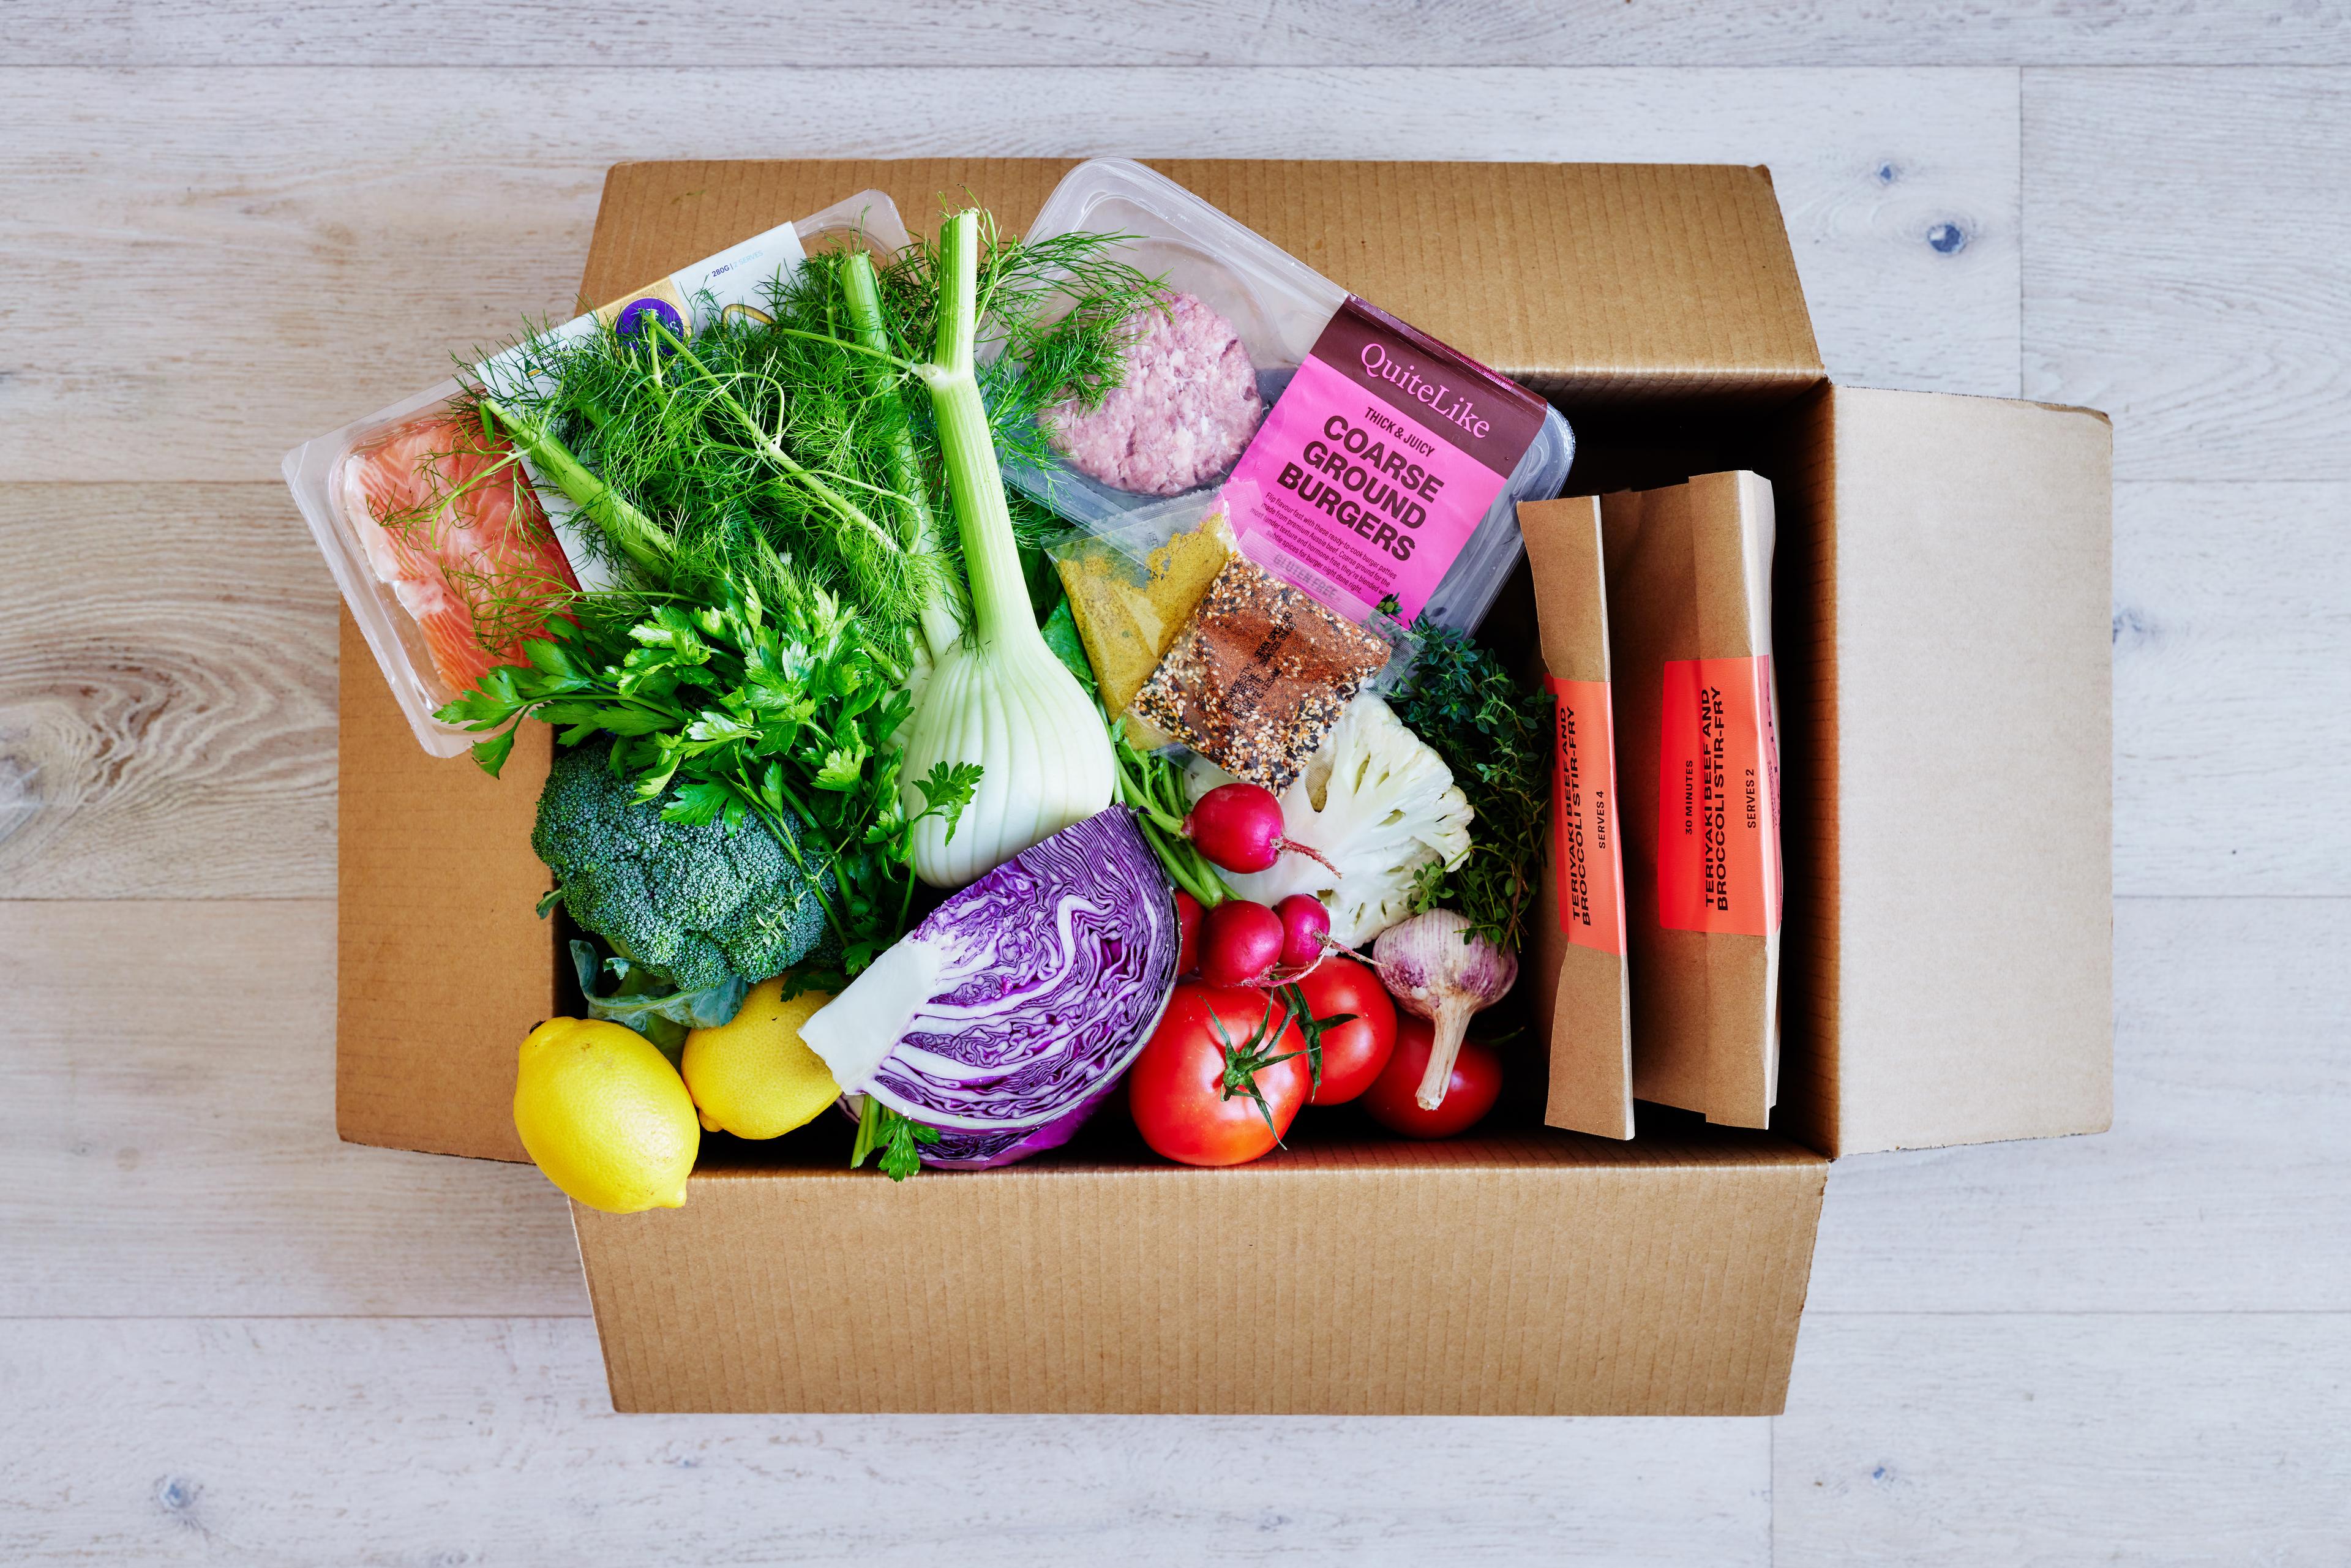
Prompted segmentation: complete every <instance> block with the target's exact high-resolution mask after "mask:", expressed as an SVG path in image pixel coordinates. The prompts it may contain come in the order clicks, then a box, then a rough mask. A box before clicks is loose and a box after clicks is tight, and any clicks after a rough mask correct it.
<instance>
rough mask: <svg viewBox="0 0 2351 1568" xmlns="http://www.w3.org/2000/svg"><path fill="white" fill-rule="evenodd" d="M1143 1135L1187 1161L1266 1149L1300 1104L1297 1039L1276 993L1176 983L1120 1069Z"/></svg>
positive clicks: (1242, 1156) (1244, 1158) (1239, 1158)
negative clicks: (1130, 1062)
mask: <svg viewBox="0 0 2351 1568" xmlns="http://www.w3.org/2000/svg"><path fill="white" fill-rule="evenodd" d="M1126 1088H1127V1104H1128V1106H1129V1108H1130V1109H1131V1110H1132V1111H1133V1113H1134V1125H1135V1130H1136V1131H1138V1132H1140V1133H1141V1134H1143V1141H1144V1143H1146V1144H1149V1145H1151V1146H1152V1147H1153V1148H1154V1149H1155V1150H1157V1151H1158V1152H1159V1153H1161V1154H1163V1155H1166V1156H1167V1157H1168V1158H1169V1159H1171V1160H1180V1161H1182V1162H1183V1163H1184V1164H1186V1165H1187V1166H1237V1165H1241V1164H1244V1163H1246V1162H1248V1161H1249V1160H1253V1159H1256V1158H1257V1157H1258V1156H1259V1155H1262V1154H1264V1153H1266V1152H1267V1151H1268V1150H1270V1149H1271V1148H1272V1147H1273V1146H1274V1145H1276V1144H1278V1143H1280V1141H1281V1135H1282V1134H1285V1133H1287V1132H1289V1131H1290V1123H1291V1122H1292V1121H1294V1120H1296V1119H1297V1116H1298V1108H1299V1107H1300V1106H1301V1105H1302V1104H1304V1103H1306V1091H1307V1071H1306V1041H1305V1038H1304V1037H1303V1036H1302V1035H1301V1034H1300V1033H1299V1030H1298V1023H1297V1020H1296V1019H1293V1018H1292V1017H1291V1016H1290V1009H1289V1006H1288V1004H1287V1003H1285V1002H1284V1001H1283V1000H1282V999H1281V998H1279V997H1276V996H1274V995H1272V994H1270V993H1269V992H1266V991H1259V990H1249V989H1244V988H1231V989H1225V988H1217V987H1215V986H1204V985H1200V984H1197V983H1195V982H1191V981H1186V982H1185V983H1184V984H1181V985H1179V986H1177V987H1176V988H1175V993H1174V994H1173V995H1171V996H1170V997H1169V998H1167V1011H1166V1013H1165V1015H1164V1016H1163V1017H1162V1018H1161V1019H1160V1020H1159V1027H1158V1029H1156V1030H1154V1031H1153V1032H1152V1036H1151V1039H1150V1040H1149V1041H1148V1042H1147V1043H1146V1044H1145V1045H1144V1048H1143V1054H1142V1055H1140V1056H1138V1057H1136V1058H1135V1059H1134V1067H1133V1068H1132V1069H1130V1070H1129V1071H1128V1072H1127V1075H1126Z"/></svg>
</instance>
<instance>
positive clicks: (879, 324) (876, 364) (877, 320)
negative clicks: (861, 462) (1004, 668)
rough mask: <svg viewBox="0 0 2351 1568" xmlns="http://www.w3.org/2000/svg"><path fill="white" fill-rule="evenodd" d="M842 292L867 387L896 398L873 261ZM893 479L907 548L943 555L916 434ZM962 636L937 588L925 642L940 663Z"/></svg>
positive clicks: (847, 277) (895, 452) (897, 442)
mask: <svg viewBox="0 0 2351 1568" xmlns="http://www.w3.org/2000/svg"><path fill="white" fill-rule="evenodd" d="M841 298H842V299H843V301H844V302H845V303H846V304H847V306H848V309H849V325H850V328H851V329H852V331H854V332H855V333H856V334H857V340H858V342H860V343H862V345H864V346H865V348H866V349H868V350H871V351H872V354H873V355H874V356H877V357H874V358H870V359H868V360H866V361H864V366H865V373H866V379H867V384H868V386H870V387H871V388H872V391H873V392H874V395H876V396H878V397H892V398H894V397H896V396H897V395H898V389H897V385H896V383H895V381H894V379H893V374H892V368H891V367H892V362H893V360H894V359H895V358H896V356H895V354H894V352H893V350H892V348H891V344H890V333H889V330H888V329H887V328H885V327H884V326H883V321H882V287H881V283H880V281H879V279H877V278H876V277H875V276H874V272H873V258H872V256H867V255H866V254H865V253H864V252H863V251H859V252H858V253H856V254H855V255H853V256H849V257H848V258H847V259H846V260H844V261H843V262H842V263H841ZM890 478H891V482H892V484H893V486H895V487H896V489H897V492H898V497H899V503H900V505H901V506H902V507H904V509H905V513H906V518H907V532H908V534H909V536H910V538H909V540H908V543H909V545H910V546H911V548H912V549H914V551H915V552H917V553H919V554H922V555H925V556H934V557H935V555H936V554H937V551H938V535H937V527H938V524H937V520H936V519H935V518H934V517H932V516H931V502H930V497H929V494H928V486H925V483H924V481H923V466H922V464H921V462H920V461H919V460H918V459H917V458H916V456H915V455H914V432H913V431H911V430H903V429H902V430H900V431H899V432H898V434H897V436H896V438H895V439H894V440H893V442H892V443H891V447H890ZM962 634H963V624H962V622H961V621H960V620H959V619H958V618H957V617H956V612H955V606H954V605H952V604H950V603H949V602H948V601H947V598H946V594H945V593H944V592H943V591H941V589H940V588H939V587H938V586H937V585H936V584H934V585H933V586H932V588H931V591H930V593H929V595H928V596H927V597H926V598H925V601H924V602H923V641H924V643H925V644H927V645H928V646H929V648H930V651H931V657H932V658H934V659H936V658H938V657H940V656H941V655H942V654H944V653H946V651H947V648H948V646H949V645H950V644H951V643H954V642H955V640H956V638H957V637H959V636H961V635H962Z"/></svg>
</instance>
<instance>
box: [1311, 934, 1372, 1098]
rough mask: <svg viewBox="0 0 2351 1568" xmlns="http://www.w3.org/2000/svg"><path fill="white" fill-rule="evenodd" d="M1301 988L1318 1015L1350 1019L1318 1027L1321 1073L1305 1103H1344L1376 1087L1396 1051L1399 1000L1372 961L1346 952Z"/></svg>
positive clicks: (1336, 955)
mask: <svg viewBox="0 0 2351 1568" xmlns="http://www.w3.org/2000/svg"><path fill="white" fill-rule="evenodd" d="M1298 989H1299V992H1300V994H1301V996H1303V997H1304V998H1305V999H1306V1005H1307V1007H1308V1008H1310V1009H1312V1012H1313V1016H1314V1017H1315V1018H1317V1019H1338V1018H1343V1019H1346V1020H1347V1021H1346V1022H1344V1023H1338V1024H1331V1025H1328V1026H1326V1027H1325V1028H1323V1029H1322V1030H1321V1031H1320V1032H1321V1034H1322V1079H1321V1081H1320V1082H1318V1083H1316V1085H1315V1087H1314V1091H1313V1092H1312V1093H1311V1094H1309V1095H1308V1096H1307V1098H1306V1103H1308V1104H1309V1105H1341V1104H1344V1103H1346V1102H1348V1101H1350V1100H1353V1098H1355V1096H1357V1095H1358V1094H1361V1093H1362V1092H1364V1090H1366V1089H1369V1088H1370V1087H1371V1086H1372V1081H1373V1080H1374V1079H1375V1078H1377V1077H1378V1076H1379V1075H1380V1069H1381V1068H1383V1067H1385V1066H1386V1065H1387V1064H1388V1056H1389V1054H1390V1053H1391V1052H1393V1051H1395V1040H1396V1009H1395V998H1392V997H1390V996H1389V995H1388V991H1387V988H1386V987H1385V986H1383V985H1381V984H1380V977H1379V976H1378V975H1377V974H1375V973H1374V972H1373V970H1372V967H1371V966H1370V965H1369V964H1365V963H1362V962H1360V961H1358V960H1356V959H1354V958H1351V957H1349V956H1346V955H1345V954H1343V953H1333V954H1332V955H1331V956H1329V957H1327V958H1325V959H1323V960H1322V962H1321V963H1320V964H1317V965H1316V966H1315V967H1314V968H1313V970H1312V972H1311V973H1310V974H1308V975H1307V976H1306V977H1305V978H1303V979H1301V980H1300V981H1299V982H1298ZM1310 1043H1311V1041H1310Z"/></svg>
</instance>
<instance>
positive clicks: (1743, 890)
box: [1657, 655, 1781, 936]
mask: <svg viewBox="0 0 2351 1568" xmlns="http://www.w3.org/2000/svg"><path fill="white" fill-rule="evenodd" d="M1780 898H1781V888H1780V755H1779V744H1778V737H1777V736H1775V735H1774V734H1773V733H1772V728H1771V658H1770V657H1769V656H1768V655H1758V656H1756V657H1753V658H1743V659H1671V660H1667V663H1666V692H1665V707H1664V712H1663V716H1662V718H1661V721H1660V724H1659V727H1658V741H1657V924H1658V925H1663V926H1665V927H1667V929H1669V930H1674V931H1720V932H1739V933H1743V934H1744V935H1746V936H1770V935H1771V933H1772V932H1773V931H1775V930H1777V929H1778V928H1779V925H1780Z"/></svg>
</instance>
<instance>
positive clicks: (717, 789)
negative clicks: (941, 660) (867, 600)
mask: <svg viewBox="0 0 2351 1568" xmlns="http://www.w3.org/2000/svg"><path fill="white" fill-rule="evenodd" d="M616 608H617V607H616V603H615V596H611V595H599V596H598V597H597V598H596V599H595V600H593V601H581V603H580V609H581V611H582V612H584V614H583V619H582V620H581V621H580V622H570V621H556V622H550V623H549V627H548V635H547V636H546V637H544V638H542V639H539V640H535V641H532V642H529V643H525V644H524V652H525V653H527V654H528V656H529V660H530V663H529V664H527V665H507V666H504V667H501V668H498V669H495V670H492V671H490V672H489V673H488V674H486V675H484V676H483V677H482V679H481V681H480V683H479V684H478V685H476V686H475V688H474V689H473V690H471V691H469V692H467V693H466V694H465V695H464V696H462V697H460V698H458V699H457V700H456V701H455V702H454V703H451V704H450V705H449V706H446V707H444V708H443V709H442V710H441V714H440V716H441V717H442V719H443V720H444V721H445V722H448V723H453V724H461V725H464V726H465V727H467V728H468V729H471V730H474V731H475V732H477V733H481V732H490V734H491V737H490V738H489V739H488V740H486V741H485V742H483V743H481V744H480V745H479V746H477V747H475V756H476V757H477V758H479V760H480V761H481V763H482V765H483V766H484V767H485V768H488V769H489V770H490V771H491V772H492V773H496V771H497V770H498V768H500V767H501V766H503V765H504V763H505V761H506V758H507V753H508V752H509V751H510V750H511V749H512V747H513V745H514V726H515V725H516V724H517V722H518V721H520V720H522V719H524V718H527V717H537V718H541V719H545V720H546V721H547V722H548V723H549V724H551V725H554V726H555V727H557V731H558V733H557V737H556V738H557V741H558V743H559V744H560V745H564V746H577V745H579V744H580V742H581V741H584V740H586V739H588V738H589V737H591V736H596V735H609V736H611V737H613V747H612V766H613V768H615V770H617V771H619V772H620V773H621V774H622V776H623V777H632V778H633V779H635V785H636V792H637V795H638V798H639V799H641V800H648V801H651V800H658V799H660V798H661V797H662V795H663V794H664V792H666V791H668V790H670V789H672V788H673V787H674V789H675V790H676V794H675V797H674V800H672V801H671V802H670V804H668V805H667V806H665V807H664V809H663V813H662V814H663V815H664V817H667V818H669V819H670V820H672V821H682V822H694V823H707V822H712V821H717V820H718V819H720V818H721V817H724V818H725V819H726V821H730V822H739V821H742V820H743V819H744V818H745V817H746V816H749V817H752V818H756V819H758V821H760V822H761V823H762V824H764V825H765V826H766V827H767V828H768V831H770V832H772V833H773V834H774V835H775V837H776V840H777V841H778V843H780V844H783V845H784V846H785V847H786V848H787V850H789V851H790V852H792V853H793V854H794V855H796V856H797V855H798V854H799V853H800V850H799V848H798V847H796V846H797V845H798V844H799V842H800V836H799V834H797V833H795V832H794V831H792V830H791V829H790V828H789V827H788V826H787V825H786V824H787V823H788V822H797V823H799V824H800V825H802V827H803V829H804V831H808V832H810V833H811V834H812V836H813V838H814V840H815V841H816V842H817V843H819V844H820V845H822V846H823V849H824V852H826V853H827V854H828V855H830V856H831V865H832V870H833V873H834V875H835V877H836V879H837V883H838V889H837V892H836V893H835V894H833V896H832V898H831V900H829V901H828V908H827V910H826V915H827V919H828V921H829V923H830V925H831V929H832V931H833V934H834V935H835V936H837V937H838V938H839V940H840V946H841V971H842V975H843V976H844V977H845V976H847V975H853V974H855V973H856V972H857V971H858V970H860V969H862V968H863V967H865V966H866V965H867V964H868V963H870V962H872V958H873V956H874V954H876V953H877V952H879V951H880V950H881V949H882V948H883V947H885V946H888V945H889V944H890V943H891V942H893V941H894V940H895V939H896V938H897V936H898V934H899V932H900V931H901V930H903V929H904V925H905V921H906V916H907V911H908V908H909V905H910V902H911V900H912V898H913V894H914V873H913V870H912V862H913V858H914V823H915V822H917V821H921V820H922V819H923V818H925V817H928V816H932V815H938V816H943V817H945V818H946V823H947V827H948V829H949V831H953V828H954V825H955V823H956V820H957V819H958V818H959V817H960V816H961V814H962V811H963V808H964V806H965V805H966V804H967V802H968V801H969V800H970V799H971V795H972V790H973V789H974V788H975V787H976V786H977V783H978V779H979V768H978V767H977V765H976V764H970V763H965V764H960V765H953V766H951V765H949V764H946V763H941V764H940V765H939V766H937V767H936V768H933V769H932V770H931V773H930V775H929V776H928V777H926V778H924V779H916V780H914V790H915V792H916V793H917V794H918V795H919V796H920V797H921V800H922V806H923V809H922V810H920V811H916V812H912V813H910V812H909V811H907V810H905V808H904V806H903V805H902V804H901V801H900V799H899V797H900V783H901V780H900V777H899V775H900V754H899V752H898V750H897V748H895V747H892V746H890V745H888V744H887V742H888V741H889V739H890V737H892V736H893V735H894V734H895V733H896V732H897V731H898V729H899V728H900V727H902V726H903V725H904V723H905V721H906V717H907V716H908V714H909V713H910V712H911V711H912V710H913V706H914V703H913V698H912V697H911V696H909V695H908V694H907V691H906V688H905V683H906V676H907V674H908V671H909V669H910V667H911V665H912V663H913V660H914V638H913V635H912V633H911V632H910V631H908V629H906V628H904V627H897V628H886V629H885V628H882V627H878V626H877V625H875V624H874V623H873V622H871V621H869V620H867V619H866V618H864V617H862V616H859V615H856V614H854V613H852V612H847V611H845V610H844V609H843V608H842V606H841V603H840V601H838V600H836V599H835V598H834V597H833V596H832V595H831V594H830V593H828V592H826V591H825V590H824V589H822V588H820V587H818V586H816V585H814V584H810V583H805V582H801V583H796V584H793V585H792V586H791V588H790V589H789V590H788V591H786V592H785V593H784V594H783V595H782V597H781V601H780V602H778V603H775V604H768V603H765V602H763V601H761V599H760V598H759V597H758V594H756V593H755V592H753V591H751V590H750V589H748V588H747V587H745V586H743V585H741V584H739V583H738V584H736V585H734V586H731V587H729V588H727V589H726V591H723V592H722V593H721V595H720V597H719V599H718V601H717V602H716V603H712V604H694V603H687V602H678V601H671V600H668V599H666V598H664V597H660V596H645V597H644V598H643V599H642V600H641V601H639V603H638V605H637V608H638V610H639V612H640V613H638V614H637V615H636V617H635V618H634V619H633V620H631V619H628V618H627V617H625V616H622V615H619V614H616ZM820 869H821V868H819V867H813V866H812V867H810V872H811V880H813V876H814V873H817V872H818V871H820ZM801 978H802V980H803V983H808V984H816V983H817V982H818V980H819V979H820V978H821V977H819V976H816V975H814V974H805V975H802V976H801Z"/></svg>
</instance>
